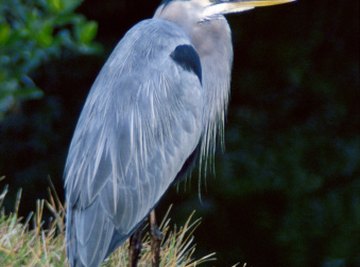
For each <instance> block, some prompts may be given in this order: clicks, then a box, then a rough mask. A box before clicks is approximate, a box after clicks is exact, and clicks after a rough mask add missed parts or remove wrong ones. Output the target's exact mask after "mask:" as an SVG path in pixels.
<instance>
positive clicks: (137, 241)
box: [129, 226, 142, 267]
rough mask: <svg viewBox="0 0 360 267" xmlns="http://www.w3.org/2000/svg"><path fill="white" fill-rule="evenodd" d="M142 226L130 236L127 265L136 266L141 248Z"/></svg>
mask: <svg viewBox="0 0 360 267" xmlns="http://www.w3.org/2000/svg"><path fill="white" fill-rule="evenodd" d="M141 237H142V226H140V227H139V228H138V229H137V230H136V231H135V232H134V233H133V234H132V236H131V237H130V245H129V266H130V267H137V264H138V261H139V255H140V252H141V249H142V242H141Z"/></svg>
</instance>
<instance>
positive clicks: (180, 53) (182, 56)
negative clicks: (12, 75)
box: [170, 45, 202, 83]
mask: <svg viewBox="0 0 360 267" xmlns="http://www.w3.org/2000/svg"><path fill="white" fill-rule="evenodd" d="M170 56H171V58H172V59H173V60H174V61H175V62H176V63H177V64H179V65H180V66H181V67H182V68H183V69H184V70H186V71H192V72H193V73H195V74H196V76H197V77H198V78H199V81H200V83H201V82H202V71H201V62H200V57H199V55H198V53H197V52H196V50H195V49H194V48H193V47H192V46H191V45H179V46H177V47H176V48H175V50H174V51H173V52H172V53H171V55H170Z"/></svg>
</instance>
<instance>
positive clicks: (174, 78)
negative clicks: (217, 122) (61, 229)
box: [65, 19, 204, 267]
mask: <svg viewBox="0 0 360 267" xmlns="http://www.w3.org/2000/svg"><path fill="white" fill-rule="evenodd" d="M184 44H185V45H187V46H191V41H190V40H189V38H188V37H187V35H186V34H185V33H184V32H183V30H182V29H181V28H179V27H178V26H176V25H175V24H174V23H171V22H166V21H164V20H159V19H151V20H146V21H143V22H140V23H139V24H137V25H136V26H134V27H133V28H132V29H131V30H130V31H129V32H128V33H127V34H126V35H125V36H124V38H123V39H122V40H121V41H120V43H119V44H118V45H117V47H116V48H115V50H114V52H113V53H112V55H110V57H109V59H108V61H107V62H106V64H105V65H104V67H103V69H102V70H101V72H100V74H99V76H98V77H97V79H96V81H95V83H94V85H93V87H92V89H91V91H90V93H89V95H88V98H87V100H86V103H85V105H84V108H83V110H82V113H81V115H80V118H79V121H78V124H77V127H76V130H75V133H74V136H73V139H72V142H71V145H70V149H69V154H68V159H67V162H66V168H65V186H66V199H67V205H68V212H67V253H68V255H69V259H70V263H71V264H72V266H83V265H85V266H91V267H92V266H98V265H99V264H100V263H101V262H102V261H103V260H104V258H105V257H106V256H107V255H108V254H109V253H111V251H112V250H113V249H115V248H116V246H117V245H119V244H120V243H121V242H123V241H124V240H125V239H126V238H127V237H128V236H129V235H130V234H131V233H132V231H133V230H134V228H135V227H136V226H137V225H138V224H139V223H140V222H141V221H142V220H143V218H144V217H145V216H146V215H147V214H148V213H149V212H150V210H151V209H152V208H153V206H154V205H155V204H156V203H157V202H158V201H159V199H160V197H161V196H162V195H163V194H164V192H165V191H166V190H167V188H168V187H169V185H171V184H172V182H173V180H174V179H175V177H176V176H177V174H178V173H179V172H180V170H181V168H182V166H183V165H184V163H185V162H186V160H187V158H188V157H189V155H191V153H192V152H193V151H194V150H195V149H196V147H197V145H198V144H199V142H200V139H201V136H202V129H203V121H202V112H203V98H204V97H203V89H202V87H201V84H200V81H199V78H198V76H197V74H195V72H194V71H188V70H185V69H184V66H181V65H179V64H178V63H177V62H176V61H174V59H173V58H172V57H171V56H170V55H171V53H172V52H173V51H174V50H175V49H176V47H178V46H179V45H184ZM197 68H198V67H197ZM75 225H76V227H75Z"/></svg>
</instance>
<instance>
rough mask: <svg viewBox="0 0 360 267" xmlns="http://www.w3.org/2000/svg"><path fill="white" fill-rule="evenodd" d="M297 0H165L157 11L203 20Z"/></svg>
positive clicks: (175, 17) (159, 14)
mask: <svg viewBox="0 0 360 267" xmlns="http://www.w3.org/2000/svg"><path fill="white" fill-rule="evenodd" d="M293 1H296V0H164V1H163V2H162V4H161V5H160V7H159V8H158V9H157V11H156V13H155V17H161V18H165V19H169V20H173V21H179V20H182V21H184V20H186V21H189V22H202V21H209V20H214V19H218V18H219V17H222V16H223V15H225V14H230V13H239V12H243V11H246V10H250V9H253V8H255V7H264V6H273V5H279V4H284V3H288V2H293Z"/></svg>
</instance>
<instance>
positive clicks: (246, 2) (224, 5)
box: [204, 0, 296, 16]
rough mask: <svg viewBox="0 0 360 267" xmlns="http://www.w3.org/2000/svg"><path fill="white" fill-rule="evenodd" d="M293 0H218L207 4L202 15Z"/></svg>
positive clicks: (226, 12) (232, 11) (224, 12)
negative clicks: (227, 0)
mask: <svg viewBox="0 0 360 267" xmlns="http://www.w3.org/2000/svg"><path fill="white" fill-rule="evenodd" d="M294 1H296V0H235V1H229V2H222V1H219V2H217V3H215V4H214V3H212V4H211V5H209V6H207V7H206V8H205V11H204V13H205V14H204V15H205V16H212V15H219V14H229V13H238V12H243V11H246V10H250V9H253V8H255V7H263V6H274V5H280V4H285V3H289V2H294Z"/></svg>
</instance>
